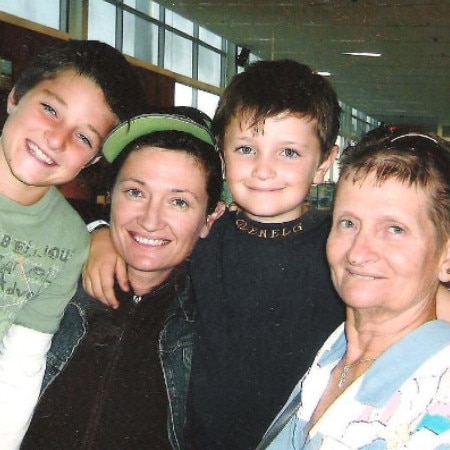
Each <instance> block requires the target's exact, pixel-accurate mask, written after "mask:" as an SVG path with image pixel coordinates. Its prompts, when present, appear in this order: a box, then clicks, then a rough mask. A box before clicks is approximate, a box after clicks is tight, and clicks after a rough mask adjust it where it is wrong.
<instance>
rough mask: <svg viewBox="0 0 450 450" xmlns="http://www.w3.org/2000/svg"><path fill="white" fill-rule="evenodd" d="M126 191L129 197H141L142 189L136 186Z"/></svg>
mask: <svg viewBox="0 0 450 450" xmlns="http://www.w3.org/2000/svg"><path fill="white" fill-rule="evenodd" d="M126 192H127V194H128V195H129V196H130V197H135V198H137V197H142V191H140V190H139V189H136V188H131V189H127V190H126Z"/></svg>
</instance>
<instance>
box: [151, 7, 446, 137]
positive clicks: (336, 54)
mask: <svg viewBox="0 0 450 450" xmlns="http://www.w3.org/2000/svg"><path fill="white" fill-rule="evenodd" d="M158 3H160V4H161V5H163V6H166V7H167V8H170V9H171V10H172V11H174V12H177V13H179V14H181V15H182V16H184V17H186V18H188V19H191V20H193V21H195V22H197V23H199V24H200V25H202V26H204V27H205V28H207V29H209V30H211V31H213V32H215V33H217V34H219V35H221V36H223V37H225V38H227V39H228V40H230V41H232V42H234V43H235V44H237V45H239V46H243V47H246V48H249V49H250V50H251V52H252V53H254V54H256V55H258V56H259V57H261V58H263V59H283V58H290V59H295V60H297V61H300V62H303V63H305V64H308V65H310V66H311V67H312V68H313V69H314V70H317V71H328V72H330V73H331V77H330V81H331V83H332V84H333V86H334V87H335V89H336V91H337V92H338V95H339V99H340V100H342V101H343V102H345V103H346V104H348V105H350V106H352V107H354V108H356V109H358V110H360V111H363V112H365V113H366V114H368V115H370V116H371V117H373V118H375V119H378V120H380V121H384V122H387V123H391V124H410V125H417V126H421V127H423V128H424V129H426V130H429V131H439V130H440V131H441V132H442V130H443V129H444V130H447V129H450V0H305V1H302V0H276V1H275V0H255V1H250V0H239V1H234V0H231V1H220V0H172V1H170V0H168V1H166V0H158ZM347 52H378V53H381V55H382V56H381V57H379V58H374V57H355V56H349V55H345V54H344V53H347ZM449 132H450V131H449Z"/></svg>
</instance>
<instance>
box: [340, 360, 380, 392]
mask: <svg viewBox="0 0 450 450" xmlns="http://www.w3.org/2000/svg"><path fill="white" fill-rule="evenodd" d="M376 359H377V358H362V359H357V360H356V361H355V362H352V363H351V364H346V365H345V366H344V367H343V369H342V372H341V376H340V377H339V383H338V388H339V389H342V388H343V387H344V386H345V385H346V384H347V375H348V373H349V372H350V369H351V368H352V367H356V366H359V365H360V364H363V363H366V362H370V361H375V360H376Z"/></svg>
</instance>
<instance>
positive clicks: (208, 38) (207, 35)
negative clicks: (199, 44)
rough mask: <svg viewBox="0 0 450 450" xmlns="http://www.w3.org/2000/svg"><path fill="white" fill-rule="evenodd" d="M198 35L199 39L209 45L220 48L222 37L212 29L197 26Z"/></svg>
mask: <svg viewBox="0 0 450 450" xmlns="http://www.w3.org/2000/svg"><path fill="white" fill-rule="evenodd" d="M198 37H199V39H200V40H201V41H203V42H207V43H208V44H209V45H211V46H213V47H216V48H217V49H219V50H222V38H221V37H220V36H219V35H217V34H215V33H213V32H212V31H209V30H207V29H206V28H203V27H199V28H198Z"/></svg>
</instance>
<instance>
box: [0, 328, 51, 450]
mask: <svg viewBox="0 0 450 450" xmlns="http://www.w3.org/2000/svg"><path fill="white" fill-rule="evenodd" d="M52 337H53V335H52V334H47V333H41V332H40V331H36V330H32V329H30V328H26V327H23V326H20V325H12V326H11V327H10V328H9V329H8V331H7V333H6V334H5V336H4V338H3V340H2V342H1V343H0V448H1V449H2V450H15V449H18V448H19V447H20V443H21V441H22V439H23V437H24V435H25V432H26V431H27V428H28V426H29V423H30V420H31V416H32V414H33V410H34V407H35V406H36V402H37V400H38V397H39V391H40V387H41V383H42V378H43V376H44V372H45V363H46V355H47V352H48V349H49V348H50V344H51V340H52Z"/></svg>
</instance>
